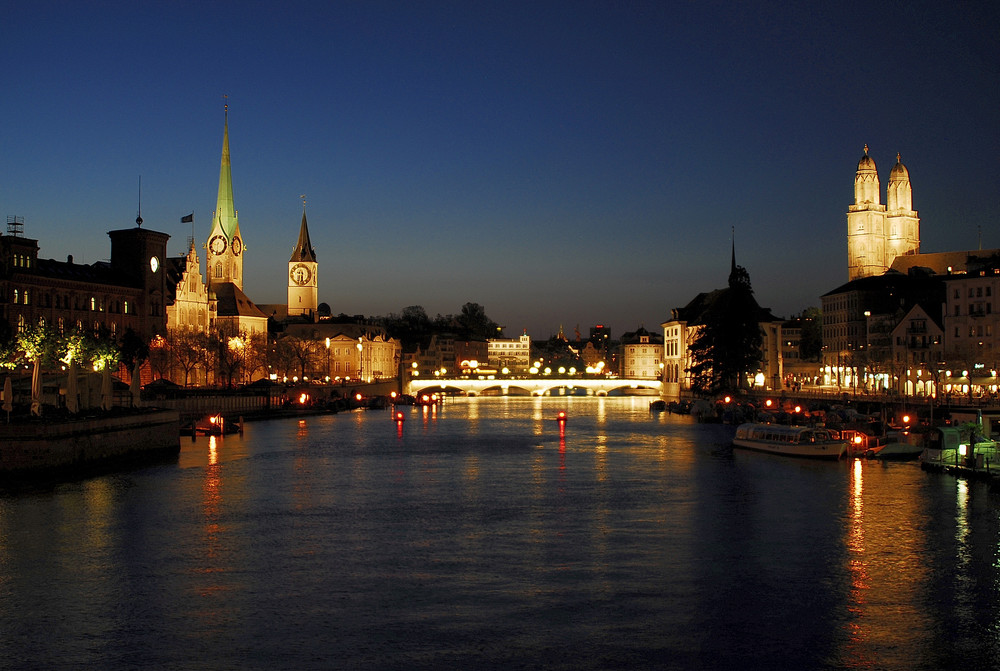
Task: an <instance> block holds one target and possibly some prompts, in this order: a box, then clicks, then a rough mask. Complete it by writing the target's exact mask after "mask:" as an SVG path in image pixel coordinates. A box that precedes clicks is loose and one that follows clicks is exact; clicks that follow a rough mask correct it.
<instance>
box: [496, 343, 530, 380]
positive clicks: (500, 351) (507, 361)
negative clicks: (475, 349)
mask: <svg viewBox="0 0 1000 671" xmlns="http://www.w3.org/2000/svg"><path fill="white" fill-rule="evenodd" d="M486 346H487V355H488V357H489V362H488V363H489V366H490V368H495V369H497V370H501V371H502V370H503V369H504V368H506V369H508V370H509V371H510V372H514V373H523V372H525V371H527V370H528V369H529V368H531V336H529V335H528V334H527V333H523V334H522V335H521V336H520V337H519V338H490V339H489V340H487V341H486Z"/></svg>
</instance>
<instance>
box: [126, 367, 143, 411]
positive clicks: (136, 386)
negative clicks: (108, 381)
mask: <svg viewBox="0 0 1000 671" xmlns="http://www.w3.org/2000/svg"><path fill="white" fill-rule="evenodd" d="M139 365H140V364H139V361H138V360H136V362H135V366H134V367H133V368H132V382H130V383H129V385H128V391H129V394H130V395H131V396H132V407H133V408H138V407H139V405H140V398H139V392H140V391H141V389H142V384H141V383H140V382H139Z"/></svg>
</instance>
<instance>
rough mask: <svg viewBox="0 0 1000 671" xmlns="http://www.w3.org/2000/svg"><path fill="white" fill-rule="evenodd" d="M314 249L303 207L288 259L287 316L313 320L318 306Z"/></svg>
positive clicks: (316, 264) (316, 266)
mask: <svg viewBox="0 0 1000 671" xmlns="http://www.w3.org/2000/svg"><path fill="white" fill-rule="evenodd" d="M318 267H319V264H318V263H317V262H316V250H314V249H313V246H312V242H310V240H309V225H308V224H307V223H306V211H305V207H303V208H302V223H301V225H300V226H299V240H298V242H297V243H296V245H295V249H294V250H292V257H291V258H290V259H289V260H288V316H289V317H306V318H308V319H312V320H314V321H315V319H316V316H317V310H318V308H319V284H318V278H317V270H318Z"/></svg>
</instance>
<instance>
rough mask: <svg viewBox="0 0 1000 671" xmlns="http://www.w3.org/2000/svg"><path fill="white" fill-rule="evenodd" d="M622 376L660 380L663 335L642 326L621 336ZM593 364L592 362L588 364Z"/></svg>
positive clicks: (631, 378) (632, 378)
mask: <svg viewBox="0 0 1000 671" xmlns="http://www.w3.org/2000/svg"><path fill="white" fill-rule="evenodd" d="M621 352H622V354H621V377H623V378H628V379H630V380H658V379H660V377H661V376H662V374H663V371H662V370H661V368H660V365H661V364H662V363H663V336H660V335H657V334H655V333H650V332H649V331H647V330H646V329H645V328H642V327H640V328H639V329H637V330H636V331H633V332H631V333H623V334H622V338H621ZM588 365H591V364H588Z"/></svg>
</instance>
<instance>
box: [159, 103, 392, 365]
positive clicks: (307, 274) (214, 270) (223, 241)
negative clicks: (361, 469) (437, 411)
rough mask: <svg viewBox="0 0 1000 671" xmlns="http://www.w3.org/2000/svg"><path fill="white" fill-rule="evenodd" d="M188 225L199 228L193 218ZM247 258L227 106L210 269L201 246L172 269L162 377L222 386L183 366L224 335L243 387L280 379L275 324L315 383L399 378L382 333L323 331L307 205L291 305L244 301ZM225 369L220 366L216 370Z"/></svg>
mask: <svg viewBox="0 0 1000 671" xmlns="http://www.w3.org/2000/svg"><path fill="white" fill-rule="evenodd" d="M183 221H186V222H190V223H194V222H193V216H192V215H189V216H188V217H185V218H184V219H183ZM246 254H247V245H246V244H245V241H244V238H243V235H242V233H241V231H240V223H239V218H238V212H237V210H236V207H235V204H234V200H233V180H232V165H231V161H230V154H229V110H228V106H227V108H226V118H225V125H224V129H223V139H222V160H221V164H220V167H219V191H218V199H217V202H216V207H215V211H214V213H213V214H212V225H211V228H210V230H209V234H208V238H207V240H206V243H205V266H204V268H202V266H201V261H200V259H199V254H198V250H197V248H196V247H195V243H194V238H192V239H191V243H190V245H189V248H188V252H187V254H186V255H184V256H182V257H178V258H173V259H169V260H168V263H167V269H166V271H167V272H166V275H167V278H168V279H167V293H168V304H167V307H166V317H167V333H168V337H169V339H170V344H171V345H172V347H173V349H174V350H175V356H174V363H173V365H171V366H170V370H169V371H161V372H162V373H163V374H164V375H165V376H166V377H171V378H176V381H178V382H180V381H183V382H184V384H185V385H189V384H190V385H202V384H214V383H218V382H219V381H220V380H219V379H215V377H217V376H218V375H220V373H219V371H218V370H216V371H214V372H213V373H209V372H208V370H207V369H206V365H205V363H203V362H201V361H199V362H198V363H196V364H192V366H190V367H185V366H184V364H183V363H178V361H180V360H182V359H183V354H178V352H180V353H183V352H184V351H186V350H188V349H197V347H198V345H197V341H196V340H194V339H192V338H193V337H196V336H200V335H207V334H212V333H218V334H219V335H221V336H222V337H226V338H228V343H229V347H228V350H231V351H226V352H221V353H217V354H216V356H218V357H222V356H224V355H225V356H232V357H234V358H236V359H238V360H239V361H238V363H239V366H238V367H239V368H241V371H240V374H239V378H238V379H239V380H241V381H252V380H255V379H258V378H260V377H263V376H265V375H271V376H275V375H276V374H278V372H279V371H277V370H276V369H275V368H274V367H273V366H269V365H268V363H269V362H268V361H267V357H266V354H267V351H268V349H269V344H268V342H267V338H268V337H269V333H268V330H269V321H270V326H271V328H272V329H274V330H275V331H276V333H277V335H278V340H282V338H286V337H289V336H291V337H292V338H294V339H295V340H296V341H298V343H300V344H299V345H298V346H299V347H300V348H304V349H303V350H302V351H303V352H305V351H308V352H309V356H308V357H307V358H308V359H309V361H308V362H300V366H299V369H300V373H302V374H308V376H309V377H311V378H314V379H315V378H318V379H326V380H340V379H344V378H351V379H355V380H356V379H358V378H359V377H363V378H365V379H366V380H375V379H385V378H392V377H395V376H396V375H397V370H398V365H399V357H400V349H401V347H400V343H399V341H398V340H396V339H394V338H389V337H387V335H386V334H385V333H384V331H383V330H382V329H379V328H377V327H374V326H370V325H364V324H342V323H334V322H332V321H328V320H322V323H320V322H321V320H320V309H319V280H318V276H319V272H318V271H319V264H318V262H317V259H316V250H315V249H314V248H313V246H312V241H311V240H310V237H309V225H308V221H307V219H306V211H305V202H304V201H303V204H302V220H301V223H300V225H299V235H298V240H297V242H296V245H295V247H294V249H293V250H292V254H291V257H290V258H289V260H288V274H287V284H288V288H287V292H288V293H287V296H288V302H287V303H286V304H284V305H280V304H277V305H257V304H255V303H254V302H253V301H252V300H250V298H249V297H247V295H246V294H245V293H243V278H244V277H245V273H244V261H245V259H246ZM272 335H273V334H272ZM188 344H190V345H191V346H190V347H188V346H187V345H188ZM272 344H273V343H272ZM154 345H155V343H154ZM163 345H164V346H166V342H163ZM154 349H155V347H154ZM192 358H194V357H192ZM300 358H301V357H300ZM225 367H226V366H225V365H222V366H220V365H219V362H216V368H225ZM278 367H279V368H280V366H278ZM178 368H184V370H179V369H178ZM278 377H282V375H279V376H278ZM220 379H221V378H220Z"/></svg>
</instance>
